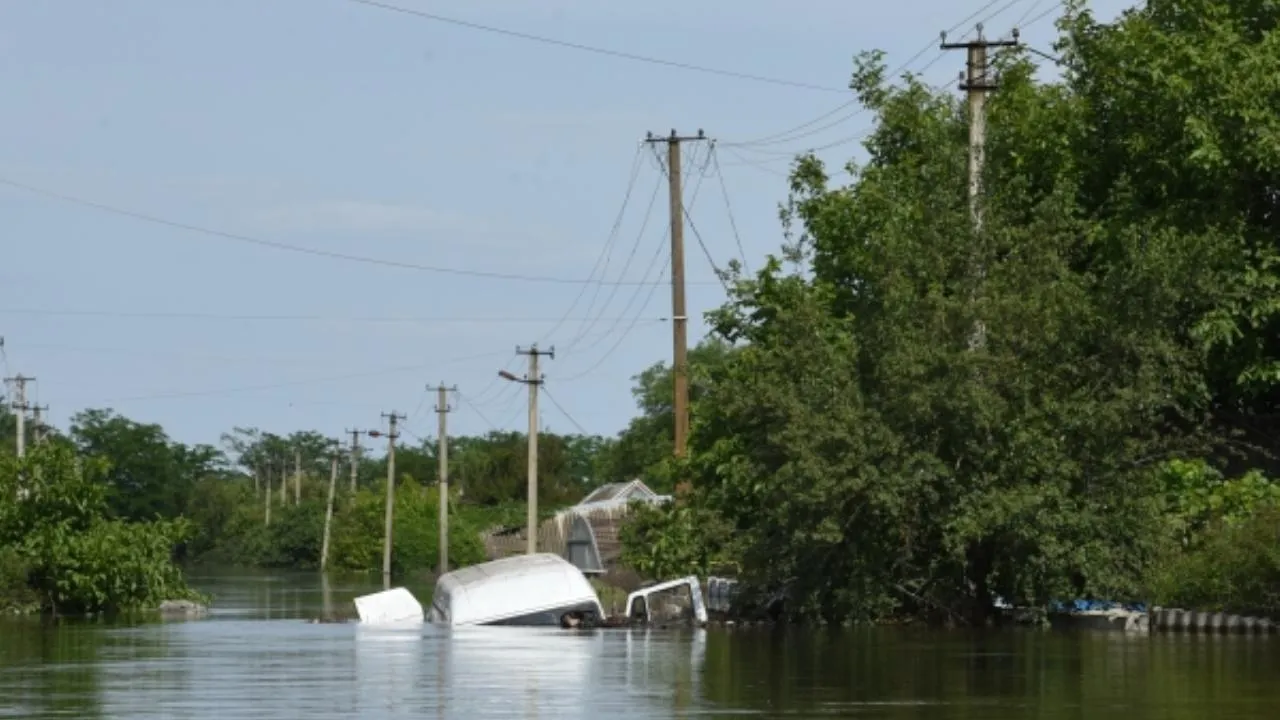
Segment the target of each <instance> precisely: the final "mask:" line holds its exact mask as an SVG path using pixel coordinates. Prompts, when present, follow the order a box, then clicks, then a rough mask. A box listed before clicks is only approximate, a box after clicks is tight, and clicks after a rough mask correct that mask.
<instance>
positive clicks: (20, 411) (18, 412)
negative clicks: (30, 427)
mask: <svg viewBox="0 0 1280 720" xmlns="http://www.w3.org/2000/svg"><path fill="white" fill-rule="evenodd" d="M35 380H36V379H35V378H33V377H26V376H24V375H22V374H21V373H19V374H18V375H15V376H13V377H9V378H5V379H4V381H5V382H6V383H9V384H12V385H13V402H12V403H10V405H9V407H11V408H13V410H14V419H15V420H17V423H18V424H17V431H18V432H17V441H16V445H17V448H16V449H17V451H18V457H24V456H26V454H27V411H28V410H30V409H31V406H30V405H28V404H27V383H29V382H35Z"/></svg>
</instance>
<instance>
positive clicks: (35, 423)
mask: <svg viewBox="0 0 1280 720" xmlns="http://www.w3.org/2000/svg"><path fill="white" fill-rule="evenodd" d="M41 410H43V411H44V412H45V413H48V412H49V406H48V405H33V406H32V408H31V432H32V435H34V436H35V441H36V445H43V444H44V438H45V431H46V430H48V429H49V426H48V425H45V424H44V420H43V418H41V416H40V411H41Z"/></svg>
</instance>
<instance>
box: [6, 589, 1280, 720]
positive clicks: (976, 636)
mask: <svg viewBox="0 0 1280 720" xmlns="http://www.w3.org/2000/svg"><path fill="white" fill-rule="evenodd" d="M193 580H194V581H195V582H196V583H197V584H198V585H200V586H201V587H202V589H205V590H207V591H209V592H213V593H216V594H217V600H216V603H215V611H214V612H213V613H212V615H211V617H210V618H209V619H207V620H203V621H197V622H171V623H150V624H141V625H132V626H106V625H101V624H88V623H70V624H66V623H64V624H61V625H58V626H48V625H44V624H41V623H39V622H30V621H0V717H21V718H55V717H56V718H209V719H210V720H214V719H217V720H224V719H225V720H232V719H234V718H259V719H263V720H274V719H278V718H306V719H307V720H323V719H325V718H343V719H348V718H409V717H413V718H437V717H438V718H503V717H509V718H593V719H594V718H605V719H607V720H621V719H624V718H669V717H694V716H699V717H701V716H716V717H787V718H805V717H821V718H831V717H856V718H967V719H977V718H999V719H1006V718H1041V719H1053V720H1057V719H1059V718H1072V719H1087V720H1110V719H1113V718H1114V719H1123V720H1155V719H1160V720H1175V719H1177V720H1181V719H1182V718H1186V719H1188V720H1190V719H1195V720H1205V719H1209V718H1212V719H1213V720H1232V719H1235V718H1251V719H1252V718H1259V719H1262V718H1266V719H1273V718H1277V717H1280V639H1276V638H1271V639H1267V638H1246V637H1219V638H1197V637H1163V636H1155V637H1124V636H1121V635H1114V634H1067V633H1060V632H1033V631H1025V632H1024V631H1019V632H992V633H985V634H980V633H960V632H939V631H927V630H901V629H868V630H854V631H798V630H790V631H777V632H775V631H772V630H741V629H739V630H732V631H726V630H709V631H691V630H686V631H683V632H677V631H657V630H654V631H640V630H630V631H628V630H609V631H598V632H589V633H569V632H564V631H558V630H549V631H531V630H523V629H515V628H492V629H480V628H477V629H471V630H466V631H453V632H449V631H447V630H442V629H439V628H434V627H426V628H424V629H423V630H421V631H414V632H407V633H406V632H402V631H401V632H393V631H381V632H377V631H373V632H371V631H369V630H368V629H362V628H359V627H358V626H355V625H312V624H307V623H305V622H302V621H301V618H305V617H312V616H315V615H317V614H319V613H320V612H321V611H322V609H323V607H324V605H325V603H326V597H327V598H328V602H329V603H330V604H331V605H335V606H341V605H343V604H345V603H347V602H349V601H350V599H351V598H352V597H354V596H355V595H358V594H362V593H364V592H368V591H370V590H377V589H379V587H378V586H377V585H376V584H374V583H369V584H364V583H352V582H350V581H345V582H339V581H334V582H333V583H332V584H331V585H330V586H329V587H327V588H326V587H324V586H323V585H322V583H321V581H320V579H319V578H318V577H317V576H315V575H306V574H265V573H248V572H238V573H231V574H218V575H212V574H208V575H204V576H199V575H197V576H196V577H194V578H193ZM410 588H411V589H412V590H413V591H414V592H415V594H418V596H419V597H420V598H425V597H427V594H428V593H427V592H426V590H428V589H427V588H422V587H415V586H414V585H412V584H410ZM326 589H327V590H328V592H327V593H326V592H324V590H326Z"/></svg>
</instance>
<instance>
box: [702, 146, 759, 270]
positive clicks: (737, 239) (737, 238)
mask: <svg viewBox="0 0 1280 720" xmlns="http://www.w3.org/2000/svg"><path fill="white" fill-rule="evenodd" d="M711 162H712V163H713V164H714V166H715V172H716V180H717V181H719V183H720V197H722V198H724V210H725V213H727V214H728V216H729V228H730V229H731V230H732V231H733V241H734V243H736V244H737V246H738V255H740V256H741V257H742V268H743V269H744V270H746V269H747V251H746V249H744V248H743V247H742V235H740V234H738V221H737V220H735V219H734V217H733V204H732V203H731V202H730V201H729V189H728V188H726V187H725V185H724V173H723V172H722V171H721V170H720V155H719V153H717V152H716V145H715V143H712V144H711ZM694 234H695V235H696V234H697V231H696V230H695V231H694ZM699 242H701V239H699Z"/></svg>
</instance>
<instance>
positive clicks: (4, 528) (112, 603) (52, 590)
mask: <svg viewBox="0 0 1280 720" xmlns="http://www.w3.org/2000/svg"><path fill="white" fill-rule="evenodd" d="M86 464H89V465H92V464H93V463H92V462H91V461H86ZM106 511H107V507H106V498H105V493H104V491H103V488H102V486H101V485H99V484H97V483H94V482H92V481H91V480H88V479H86V477H85V473H83V472H80V471H79V470H78V469H77V467H76V457H75V454H74V452H73V451H72V450H71V449H70V448H68V447H64V446H62V445H58V444H50V445H46V446H41V447H39V448H36V449H35V450H34V451H33V452H32V453H31V455H30V456H28V457H27V458H25V459H23V460H18V459H16V458H7V457H6V458H3V459H2V460H0V549H3V557H2V558H0V587H2V588H4V589H5V590H7V591H9V592H12V588H13V586H16V584H17V578H19V577H23V576H25V578H26V587H27V589H28V591H29V592H30V593H34V595H35V596H36V598H38V602H39V605H40V606H42V607H43V608H44V609H47V610H53V611H56V612H98V611H110V610H121V609H132V608H143V607H152V606H156V605H158V604H159V603H160V602H163V601H164V600H169V599H181V598H196V597H198V595H197V594H196V593H194V592H193V591H191V590H190V589H189V588H188V587H187V585H186V583H185V582H184V580H183V577H182V572H181V571H180V570H179V569H178V567H177V565H176V564H175V563H174V562H173V550H174V547H175V546H176V545H178V544H180V543H182V542H185V541H186V540H188V539H189V538H190V537H191V535H192V529H193V528H192V526H191V524H190V523H188V522H187V521H185V520H177V521H171V522H147V523H131V522H124V521H119V520H108V519H107V517H106ZM9 592H6V593H5V594H6V595H7V594H9ZM24 597H25V598H26V599H27V600H30V597H29V595H28V596H24Z"/></svg>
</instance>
